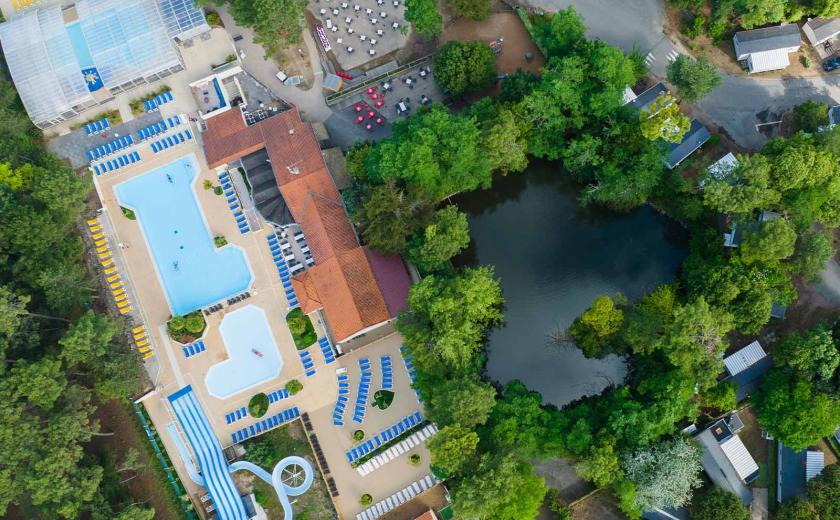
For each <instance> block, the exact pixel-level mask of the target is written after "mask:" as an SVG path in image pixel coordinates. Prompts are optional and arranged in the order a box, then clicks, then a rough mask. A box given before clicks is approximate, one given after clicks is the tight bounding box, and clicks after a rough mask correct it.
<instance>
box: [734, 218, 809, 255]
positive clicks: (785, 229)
mask: <svg viewBox="0 0 840 520" xmlns="http://www.w3.org/2000/svg"><path fill="white" fill-rule="evenodd" d="M795 245H796V230H795V229H794V227H793V224H791V223H790V222H789V221H787V220H786V219H783V218H775V219H773V220H769V221H765V222H763V223H762V224H761V227H760V228H759V229H758V230H757V231H747V232H745V233H744V239H743V240H742V241H741V245H740V247H739V248H738V252H739V255H740V257H741V260H743V261H744V263H745V264H754V263H759V262H772V261H775V260H784V259H786V258H790V257H791V256H793V252H794V246H795Z"/></svg>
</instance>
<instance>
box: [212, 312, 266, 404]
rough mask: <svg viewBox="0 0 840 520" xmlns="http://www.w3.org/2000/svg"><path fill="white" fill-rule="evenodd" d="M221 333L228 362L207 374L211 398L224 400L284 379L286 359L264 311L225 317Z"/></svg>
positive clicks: (234, 313) (236, 313)
mask: <svg viewBox="0 0 840 520" xmlns="http://www.w3.org/2000/svg"><path fill="white" fill-rule="evenodd" d="M219 331H220V332H221V333H222V339H223V340H224V342H225V348H226V349H227V351H228V359H226V360H225V361H222V362H221V363H217V364H215V365H213V366H212V367H210V370H208V371H207V376H205V379H204V383H205V384H206V385H207V391H208V392H210V395H212V396H214V397H218V398H220V399H224V398H226V397H229V396H231V395H234V394H237V393H239V392H242V391H244V390H247V389H248V388H251V387H253V386H256V385H258V384H260V383H263V382H265V381H268V380H269V379H272V378H274V377H277V376H278V375H280V371H281V370H282V369H283V358H281V357H280V352H279V351H278V350H277V343H276V342H275V341H274V335H273V334H272V333H271V328H270V327H269V325H268V317H267V316H266V314H265V311H264V310H262V309H261V308H259V307H257V306H255V305H248V306H245V307H242V308H241V309H237V310H235V311H233V312H231V313H229V314H227V315H225V317H224V319H222V324H221V326H220V327H219Z"/></svg>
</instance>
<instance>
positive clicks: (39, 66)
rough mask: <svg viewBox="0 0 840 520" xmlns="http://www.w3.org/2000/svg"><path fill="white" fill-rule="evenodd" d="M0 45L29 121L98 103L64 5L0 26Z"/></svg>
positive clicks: (23, 15) (16, 18) (26, 13)
mask: <svg viewBox="0 0 840 520" xmlns="http://www.w3.org/2000/svg"><path fill="white" fill-rule="evenodd" d="M0 42H2V43H3V52H4V53H5V55H6V62H7V63H8V64H9V71H10V72H11V74H12V79H14V82H15V86H16V87H17V90H18V93H19V94H20V98H21V100H22V101H23V105H24V107H26V111H27V113H29V117H30V118H31V119H32V121H34V122H35V123H38V122H39V121H46V120H50V119H53V118H55V117H59V116H61V115H62V114H64V113H66V112H68V111H69V112H71V114H72V108H73V107H74V106H78V105H82V104H84V103H91V102H93V95H92V94H91V92H90V91H89V90H88V88H87V83H86V82H85V79H84V76H82V74H81V68H80V66H79V63H78V61H77V60H76V55H75V54H74V52H73V47H72V45H71V44H70V37H69V36H68V34H67V31H66V30H65V26H64V19H63V17H62V14H61V7H60V6H57V5H54V6H49V7H46V8H40V9H37V10H35V9H30V10H27V11H26V12H24V13H22V14H21V15H20V16H17V17H14V18H12V19H11V20H9V21H8V22H6V23H4V24H2V25H0Z"/></svg>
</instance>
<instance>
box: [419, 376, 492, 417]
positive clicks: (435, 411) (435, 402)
mask: <svg viewBox="0 0 840 520" xmlns="http://www.w3.org/2000/svg"><path fill="white" fill-rule="evenodd" d="M429 404H430V406H429V409H430V412H431V416H432V418H433V419H434V421H435V422H436V423H438V424H441V425H448V424H458V425H460V426H463V427H465V428H473V427H475V426H477V425H480V424H484V423H485V422H487V418H488V417H490V411H491V410H492V409H493V406H494V405H495V404H496V389H495V388H493V386H492V385H490V384H489V383H486V382H484V381H481V380H479V379H477V378H465V377H455V378H448V379H447V380H446V381H444V382H442V383H441V384H440V385H438V387H436V388H435V389H434V392H433V393H432V398H431V401H430V403H429Z"/></svg>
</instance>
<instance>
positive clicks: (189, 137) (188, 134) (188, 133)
mask: <svg viewBox="0 0 840 520" xmlns="http://www.w3.org/2000/svg"><path fill="white" fill-rule="evenodd" d="M184 134H185V135H186V136H187V139H192V134H191V133H190V131H189V130H184Z"/></svg>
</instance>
